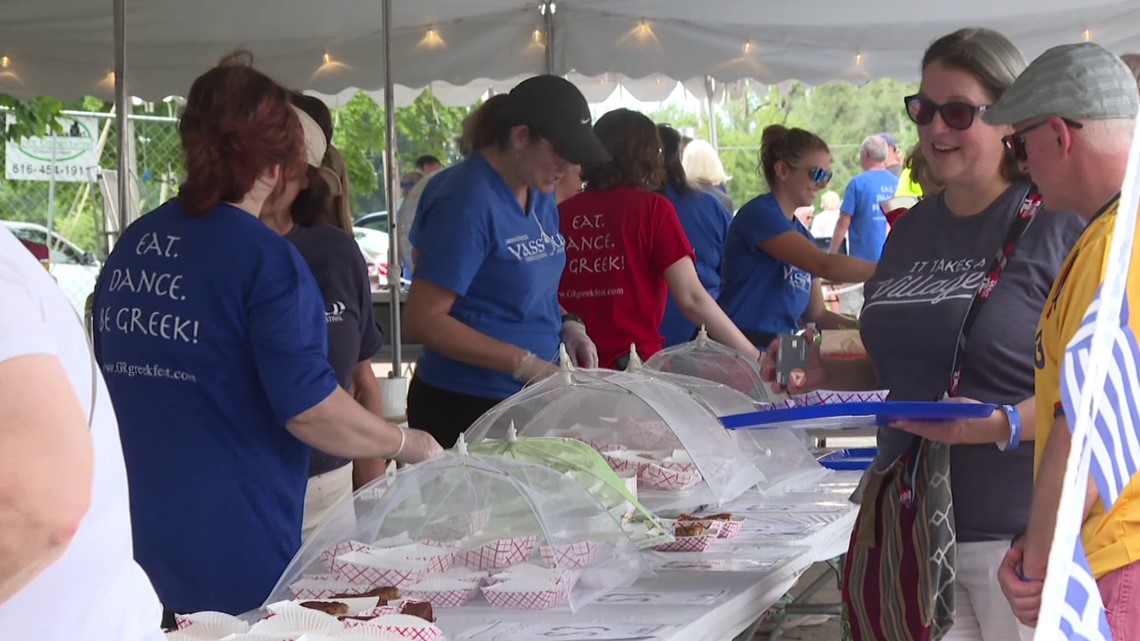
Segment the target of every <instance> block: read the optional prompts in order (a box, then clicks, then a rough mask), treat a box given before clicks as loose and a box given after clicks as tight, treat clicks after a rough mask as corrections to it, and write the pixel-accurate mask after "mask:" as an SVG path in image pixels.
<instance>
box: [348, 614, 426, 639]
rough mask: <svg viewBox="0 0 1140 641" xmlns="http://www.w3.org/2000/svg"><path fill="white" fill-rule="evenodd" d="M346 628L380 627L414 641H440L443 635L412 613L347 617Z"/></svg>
mask: <svg viewBox="0 0 1140 641" xmlns="http://www.w3.org/2000/svg"><path fill="white" fill-rule="evenodd" d="M344 627H346V628H379V629H380V630H382V631H385V632H389V633H391V634H396V635H399V636H401V637H404V638H406V639H411V640H412V641H439V639H440V638H441V637H442V636H443V630H440V629H439V628H438V627H436V626H435V625H434V624H432V623H429V622H427V621H424V620H423V619H421V618H419V617H415V616H412V615H410V614H386V615H384V616H379V617H376V618H375V619H372V620H371V621H358V620H356V619H345V621H344Z"/></svg>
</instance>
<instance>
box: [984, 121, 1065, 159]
mask: <svg viewBox="0 0 1140 641" xmlns="http://www.w3.org/2000/svg"><path fill="white" fill-rule="evenodd" d="M1061 121H1062V122H1064V123H1065V124H1066V125H1068V126H1069V127H1071V128H1073V129H1080V128H1081V127H1084V125H1082V124H1081V123H1079V122H1077V121H1076V120H1069V119H1068V118H1061ZM1048 122H1049V119H1048V118H1046V119H1044V120H1042V121H1040V122H1037V123H1034V124H1032V125H1029V126H1028V127H1026V128H1025V129H1019V130H1017V131H1015V132H1013V133H1012V134H1010V135H1008V136H1005V137H1003V138H1002V139H1001V142H1002V144H1003V145H1005V149H1006V151H1008V152H1009V153H1010V155H1011V156H1013V157H1014V158H1015V159H1016V160H1017V161H1018V162H1025V161H1027V160H1029V154H1028V153H1027V152H1026V151H1025V134H1027V133H1029V132H1031V131H1033V130H1034V129H1037V128H1038V127H1041V126H1043V125H1045V124H1047V123H1048Z"/></svg>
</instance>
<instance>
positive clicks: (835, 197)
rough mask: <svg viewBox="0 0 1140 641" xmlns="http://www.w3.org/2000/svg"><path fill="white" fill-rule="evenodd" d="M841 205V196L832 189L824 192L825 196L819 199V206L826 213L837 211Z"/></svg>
mask: <svg viewBox="0 0 1140 641" xmlns="http://www.w3.org/2000/svg"><path fill="white" fill-rule="evenodd" d="M841 204H842V202H841V201H840V199H839V194H838V193H836V192H834V191H832V190H830V189H829V190H827V191H825V192H823V196H821V197H820V199H819V206H820V207H822V208H823V210H824V211H837V210H838V209H839V207H840V205H841Z"/></svg>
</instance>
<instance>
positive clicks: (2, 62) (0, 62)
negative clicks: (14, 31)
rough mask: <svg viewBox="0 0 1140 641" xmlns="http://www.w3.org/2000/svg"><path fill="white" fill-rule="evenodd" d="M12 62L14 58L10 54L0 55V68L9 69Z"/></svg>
mask: <svg viewBox="0 0 1140 641" xmlns="http://www.w3.org/2000/svg"><path fill="white" fill-rule="evenodd" d="M11 64H12V59H11V58H9V57H8V56H0V69H7V68H8V66H9V65H11Z"/></svg>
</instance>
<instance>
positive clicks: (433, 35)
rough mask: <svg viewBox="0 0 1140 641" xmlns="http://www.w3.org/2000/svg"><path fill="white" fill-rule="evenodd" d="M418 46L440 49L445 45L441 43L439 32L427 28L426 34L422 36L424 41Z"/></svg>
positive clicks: (433, 28) (432, 28)
mask: <svg viewBox="0 0 1140 641" xmlns="http://www.w3.org/2000/svg"><path fill="white" fill-rule="evenodd" d="M420 44H422V45H424V46H426V47H442V46H444V45H446V44H447V43H445V42H444V41H443V38H441V37H440V35H439V32H438V31H436V30H435V27H428V30H427V33H426V34H424V39H423V40H422V41H420Z"/></svg>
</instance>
